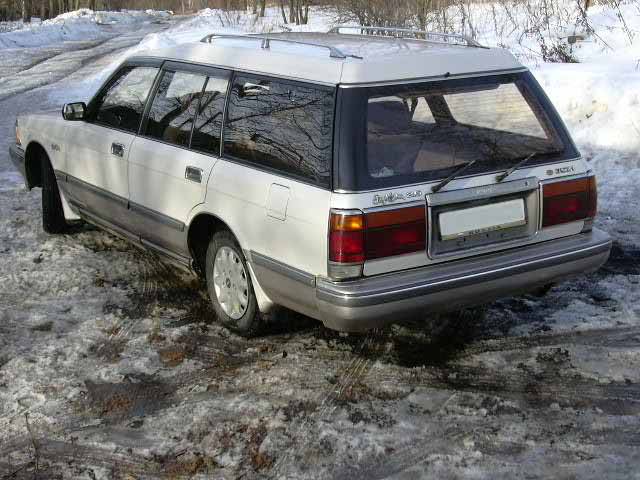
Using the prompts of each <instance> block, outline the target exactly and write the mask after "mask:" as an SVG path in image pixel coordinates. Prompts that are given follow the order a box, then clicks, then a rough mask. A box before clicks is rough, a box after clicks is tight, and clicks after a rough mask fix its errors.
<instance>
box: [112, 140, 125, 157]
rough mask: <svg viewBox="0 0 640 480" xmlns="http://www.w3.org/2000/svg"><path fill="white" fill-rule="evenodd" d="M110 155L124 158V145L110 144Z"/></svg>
mask: <svg viewBox="0 0 640 480" xmlns="http://www.w3.org/2000/svg"><path fill="white" fill-rule="evenodd" d="M111 153H112V154H113V155H115V156H116V157H124V145H122V144H121V143H115V142H114V143H112V144H111Z"/></svg>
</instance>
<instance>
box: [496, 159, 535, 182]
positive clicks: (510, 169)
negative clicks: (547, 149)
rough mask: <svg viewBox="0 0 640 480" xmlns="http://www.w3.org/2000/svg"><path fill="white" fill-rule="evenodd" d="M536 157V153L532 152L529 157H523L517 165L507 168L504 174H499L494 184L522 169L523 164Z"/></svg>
mask: <svg viewBox="0 0 640 480" xmlns="http://www.w3.org/2000/svg"><path fill="white" fill-rule="evenodd" d="M536 155H538V152H533V153H532V154H531V155H527V156H526V157H524V158H523V159H522V160H520V161H519V162H518V163H516V164H515V165H513V166H512V167H511V168H509V170H507V171H506V172H504V173H501V174H500V175H498V176H497V177H496V182H498V183H500V182H501V181H503V180H504V179H505V178H507V177H508V176H509V175H511V174H512V173H513V172H515V171H516V170H517V169H519V168H520V167H522V166H523V165H524V164H525V163H527V162H528V161H529V160H531V159H532V158H533V157H535V156H536Z"/></svg>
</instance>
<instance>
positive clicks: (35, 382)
mask: <svg viewBox="0 0 640 480" xmlns="http://www.w3.org/2000/svg"><path fill="white" fill-rule="evenodd" d="M144 33H145V32H132V33H131V35H132V36H133V37H131V38H129V39H123V38H118V39H114V42H116V43H113V42H111V41H108V42H105V43H104V44H100V45H98V46H96V47H95V48H96V49H98V50H95V49H92V48H89V49H85V50H83V52H84V53H81V52H80V51H77V52H75V53H73V52H72V53H71V54H61V55H64V57H63V58H62V60H64V59H66V61H64V62H62V61H61V59H60V58H55V57H52V58H51V59H50V60H47V62H49V63H50V64H52V65H56V66H57V67H59V68H60V69H61V71H62V72H63V73H62V74H60V75H59V76H54V77H53V78H52V79H50V80H46V81H44V80H43V81H44V83H43V82H41V81H40V80H39V79H40V78H44V77H33V78H35V80H37V81H35V80H34V82H35V83H33V84H29V85H26V86H25V85H23V84H22V83H21V82H20V81H18V80H19V79H17V77H16V78H13V77H12V80H11V81H10V82H9V83H8V84H6V85H5V87H7V88H8V89H9V90H10V91H11V92H10V93H11V94H10V95H9V94H7V95H3V94H2V92H0V111H1V112H2V114H3V115H2V118H0V480H5V479H34V478H38V479H50V478H53V479H56V478H62V479H76V478H77V479H151V478H244V479H254V478H287V479H289V478H317V479H325V478H338V479H340V478H348V479H349V480H354V479H379V478H396V479H409V478H411V479H413V478H487V479H495V478H509V479H511V478H598V479H602V478H607V479H616V478H620V479H623V478H624V479H627V478H639V476H640V473H639V472H640V468H639V467H640V428H639V427H640V368H639V367H640V320H639V318H638V314H639V311H640V288H639V282H640V226H639V222H638V218H639V217H638V213H637V210H636V207H635V206H634V205H635V204H636V202H637V198H640V157H639V156H638V154H637V152H626V153H625V152H612V151H609V150H605V149H599V150H598V149H596V150H594V149H589V148H586V147H584V146H581V149H582V150H583V153H585V156H586V158H587V159H588V160H589V161H590V162H592V164H593V168H594V169H595V170H596V172H597V173H598V175H599V185H600V216H599V219H598V221H597V225H598V226H599V227H601V228H603V229H606V230H607V231H609V232H610V233H611V235H612V236H613V237H614V240H615V243H614V249H613V252H612V256H611V259H610V260H609V262H608V263H607V264H606V265H605V266H604V267H603V268H602V269H601V270H600V271H599V272H597V273H594V274H591V275H588V276H584V277H581V278H577V279H575V280H572V281H569V282H567V283H564V284H562V285H560V286H556V287H554V288H552V289H551V290H549V291H548V292H545V293H541V294H539V295H537V296H536V295H527V296H521V297H517V298H510V299H505V300H503V301H500V302H497V303H494V304H492V305H490V306H489V307H488V308H486V309H471V310H466V311H464V312H461V313H456V314H448V315H440V316H426V315H425V317H424V318H416V319H415V320H414V321H413V322H411V323H410V324H407V325H402V326H392V327H388V328H385V329H382V330H376V331H373V332H370V333H369V334H367V335H341V334H338V333H336V332H332V331H329V330H326V329H324V328H323V327H322V326H321V325H320V324H319V323H317V322H315V321H313V320H310V319H306V318H304V317H300V316H298V315H295V314H292V313H291V312H286V311H281V312H279V313H278V314H277V315H274V316H273V317H272V318H270V319H269V322H268V324H267V325H265V328H264V329H263V332H262V335H261V336H260V337H257V338H254V339H251V340H245V339H242V338H239V337H237V336H235V335H233V334H232V333H231V332H229V331H227V330H226V329H225V328H223V327H221V326H219V325H218V324H217V323H216V322H215V319H214V316H213V314H212V311H211V309H210V307H209V303H208V299H207V296H206V292H205V291H204V289H203V286H202V285H201V284H200V283H199V282H198V281H197V279H195V278H192V277H188V276H184V275H182V274H180V273H178V272H176V271H174V270H173V269H171V268H170V267H167V266H165V265H163V264H162V263H159V262H158V261H157V260H156V259H155V258H154V257H152V256H151V255H149V254H147V253H144V252H141V251H139V250H137V249H135V248H134V247H131V246H130V245H128V244H127V243H125V242H123V241H121V240H118V239H116V238H114V237H112V236H110V235H108V234H106V233H104V232H101V231H99V230H97V229H93V228H90V227H88V226H84V227H80V228H77V229H76V230H75V231H74V232H72V233H71V234H69V235H63V236H49V235H46V234H44V233H43V232H42V229H41V227H40V205H39V202H40V192H39V190H34V191H32V192H27V191H26V190H25V189H24V188H23V187H22V186H21V185H20V179H19V178H18V177H17V176H16V174H15V172H14V171H13V168H12V167H11V165H10V163H9V159H8V155H7V153H6V150H7V147H8V143H9V142H10V141H11V137H12V128H13V121H14V118H15V115H16V114H17V113H19V112H25V111H33V110H38V109H42V108H43V106H52V105H49V103H51V102H49V100H48V98H49V97H48V95H49V93H51V92H52V91H53V90H55V91H58V92H60V91H64V89H65V88H69V87H68V85H70V83H65V82H70V81H71V80H73V79H75V80H76V81H78V80H79V79H80V80H82V79H83V78H85V77H87V76H89V75H90V74H91V73H92V72H96V71H101V69H104V68H105V65H108V64H109V63H110V62H112V61H113V56H111V57H110V55H113V53H114V52H115V53H117V52H118V51H119V50H118V49H121V48H124V47H125V46H127V45H129V44H131V43H135V42H136V41H137V40H136V38H135V36H136V35H137V36H138V37H140V38H141V37H142V36H143V35H144ZM138 39H139V38H138ZM110 42H111V43H110ZM55 54H56V52H53V53H52V55H55ZM29 58H30V57H29ZM27 60H29V59H27ZM27 60H25V62H26V63H25V65H27V66H29V65H30V63H29V62H31V60H29V61H27ZM25 68H26V67H25ZM29 68H31V67H29ZM35 68H38V69H44V68H45V63H38V64H37V65H36V66H35ZM45 70H46V69H45ZM45 73H46V72H45ZM18 74H19V72H18V73H16V74H15V75H18ZM12 75H14V74H13V73H12ZM28 78H30V79H33V78H32V76H29V77H28ZM47 82H50V85H49V84H48V83H47ZM42 85H45V88H44V89H43V88H39V89H35V90H34V88H36V87H41V86H42ZM47 85H48V86H47ZM0 87H2V85H0ZM27 87H28V88H27ZM49 87H50V88H49ZM25 88H26V90H25ZM47 88H49V90H47ZM1 90H2V88H0V91H1ZM9 90H7V92H9ZM16 92H22V93H16ZM5 93H6V92H5Z"/></svg>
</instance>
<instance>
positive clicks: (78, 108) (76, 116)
mask: <svg viewBox="0 0 640 480" xmlns="http://www.w3.org/2000/svg"><path fill="white" fill-rule="evenodd" d="M86 113H87V105H86V104H85V103H84V102H75V103H65V104H64V106H63V107H62V118H64V119H65V120H83V119H84V117H85V115H86Z"/></svg>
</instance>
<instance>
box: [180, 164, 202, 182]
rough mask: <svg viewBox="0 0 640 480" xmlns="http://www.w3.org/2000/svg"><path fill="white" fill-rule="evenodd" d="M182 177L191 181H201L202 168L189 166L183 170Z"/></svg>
mask: <svg viewBox="0 0 640 480" xmlns="http://www.w3.org/2000/svg"><path fill="white" fill-rule="evenodd" d="M184 178H186V179H187V180H191V181H192V182H196V183H202V169H201V168H198V167H191V166H189V167H187V168H186V169H185V171H184Z"/></svg>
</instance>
